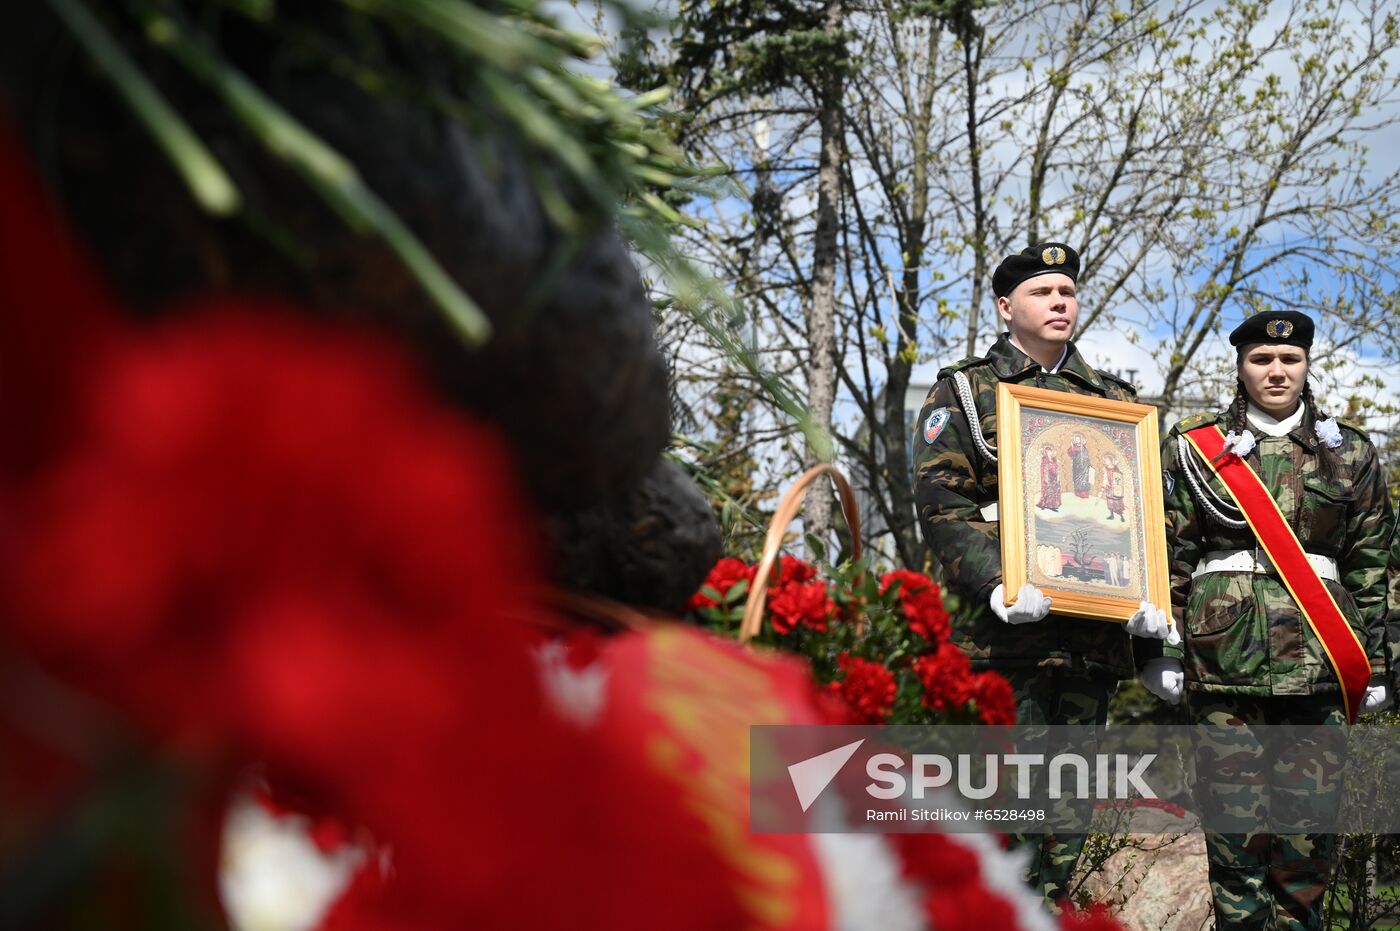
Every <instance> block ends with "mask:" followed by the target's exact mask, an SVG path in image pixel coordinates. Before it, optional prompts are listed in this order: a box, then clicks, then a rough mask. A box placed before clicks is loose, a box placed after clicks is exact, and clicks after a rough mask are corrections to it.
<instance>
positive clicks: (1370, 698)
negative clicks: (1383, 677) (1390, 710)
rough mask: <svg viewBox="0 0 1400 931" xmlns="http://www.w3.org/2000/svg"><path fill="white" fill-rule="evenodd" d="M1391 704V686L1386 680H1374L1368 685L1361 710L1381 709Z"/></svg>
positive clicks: (1363, 711)
mask: <svg viewBox="0 0 1400 931" xmlns="http://www.w3.org/2000/svg"><path fill="white" fill-rule="evenodd" d="M1389 704H1390V686H1388V685H1386V684H1385V683H1384V682H1380V681H1372V683H1371V684H1370V685H1368V686H1366V697H1365V698H1363V699H1362V700H1361V711H1362V713H1363V714H1364V713H1365V712H1367V711H1381V710H1384V709H1385V708H1386V707H1387V706H1388V705H1389Z"/></svg>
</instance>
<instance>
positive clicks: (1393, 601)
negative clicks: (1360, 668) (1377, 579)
mask: <svg viewBox="0 0 1400 931" xmlns="http://www.w3.org/2000/svg"><path fill="white" fill-rule="evenodd" d="M1387 575H1388V578H1389V588H1390V590H1389V594H1388V596H1387V598H1386V617H1385V643H1386V659H1387V661H1388V662H1389V663H1390V684H1391V688H1393V689H1396V693H1397V694H1400V688H1397V687H1398V686H1400V514H1398V515H1396V526H1395V533H1394V534H1393V535H1392V537H1391V544H1390V569H1389V571H1388V573H1387Z"/></svg>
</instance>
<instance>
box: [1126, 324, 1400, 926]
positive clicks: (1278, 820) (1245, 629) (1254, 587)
mask: <svg viewBox="0 0 1400 931" xmlns="http://www.w3.org/2000/svg"><path fill="white" fill-rule="evenodd" d="M1312 333H1313V324H1312V321H1311V319H1309V318H1308V317H1307V316H1306V315H1305V314H1300V313H1296V312H1292V311H1288V312H1280V313H1269V314H1260V315H1257V316H1254V317H1251V318H1250V319H1249V320H1247V321H1245V323H1243V324H1241V325H1240V326H1239V327H1238V328H1236V330H1235V331H1234V332H1233V333H1232V334H1231V335H1230V342H1231V343H1232V344H1233V345H1235V346H1236V347H1237V349H1238V352H1239V368H1238V374H1239V377H1240V382H1239V387H1238V389H1237V394H1236V398H1235V401H1234V402H1233V403H1232V404H1231V405H1230V408H1229V409H1228V410H1226V411H1223V412H1221V413H1219V414H1198V415H1195V416H1192V417H1188V418H1186V419H1185V420H1183V421H1181V422H1180V423H1178V424H1177V425H1176V426H1175V427H1173V428H1172V430H1171V432H1170V433H1169V434H1168V436H1167V439H1166V441H1165V443H1164V444H1163V447H1162V464H1163V474H1164V484H1165V492H1166V498H1165V502H1166V517H1167V543H1168V548H1169V551H1170V559H1171V586H1172V610H1173V613H1174V615H1175V617H1176V619H1177V623H1178V624H1179V625H1180V626H1181V627H1182V629H1183V630H1184V633H1185V640H1184V641H1183V642H1182V643H1181V644H1180V645H1177V646H1167V645H1148V644H1145V646H1148V647H1149V649H1148V650H1144V651H1141V652H1140V653H1139V656H1140V657H1142V656H1144V655H1145V654H1147V653H1149V652H1151V650H1150V647H1152V646H1156V648H1157V649H1158V650H1160V652H1161V656H1160V657H1159V658H1152V659H1148V660H1147V661H1146V662H1144V663H1143V673H1142V676H1143V682H1144V684H1145V685H1146V686H1147V687H1148V688H1149V689H1150V690H1151V691H1153V692H1154V693H1155V694H1157V695H1158V696H1159V697H1161V698H1163V699H1164V700H1167V701H1170V702H1172V703H1175V702H1176V701H1178V700H1180V698H1181V694H1182V689H1183V682H1182V680H1183V679H1184V690H1185V695H1186V704H1187V710H1188V713H1189V716H1190V717H1191V719H1192V720H1193V721H1194V722H1196V723H1198V724H1209V725H1212V726H1211V727H1210V728H1200V729H1198V730H1197V734H1198V739H1199V744H1198V758H1197V793H1198V800H1199V802H1200V804H1201V806H1202V808H1203V809H1209V810H1213V811H1217V812H1218V811H1226V812H1231V813H1234V814H1237V815H1238V816H1239V817H1240V819H1241V833H1218V834H1207V837H1206V851H1207V857H1208V858H1209V861H1210V880H1211V893H1212V897H1213V899H1214V906H1215V916H1216V924H1217V926H1218V927H1228V928H1289V929H1303V928H1321V927H1322V924H1321V920H1322V919H1321V905H1322V893H1323V892H1324V891H1325V889H1326V879H1327V875H1328V871H1329V862H1328V861H1329V857H1330V855H1331V852H1332V848H1333V837H1332V836H1331V835H1326V834H1310V833H1291V832H1290V831H1289V828H1290V827H1294V826H1296V825H1297V824H1298V823H1300V822H1299V821H1298V818H1297V817H1296V812H1297V811H1298V809H1300V808H1302V807H1304V806H1302V805H1300V804H1299V802H1301V801H1306V802H1307V803H1308V805H1309V806H1311V808H1310V810H1311V811H1313V812H1316V813H1326V812H1327V811H1329V810H1330V811H1335V806H1336V805H1337V804H1339V802H1340V798H1339V783H1338V779H1337V774H1338V773H1339V771H1340V769H1341V765H1342V762H1343V761H1342V759H1341V752H1340V747H1339V746H1333V747H1321V746H1302V745H1299V744H1298V743H1297V742H1296V739H1293V740H1291V741H1290V742H1289V743H1288V744H1286V745H1274V744H1271V740H1272V739H1273V738H1271V737H1270V736H1269V735H1268V733H1267V730H1266V731H1258V730H1254V728H1255V727H1256V726H1258V725H1284V724H1297V725H1342V724H1345V722H1346V716H1345V711H1344V707H1343V701H1342V696H1341V686H1340V683H1339V681H1338V679H1337V675H1336V673H1335V671H1334V670H1333V667H1332V665H1331V663H1330V662H1329V660H1328V658H1327V656H1326V654H1325V652H1324V650H1323V647H1322V644H1321V643H1320V642H1319V641H1318V639H1317V637H1316V635H1315V634H1314V633H1313V631H1312V629H1311V627H1310V626H1309V625H1308V623H1307V622H1306V620H1305V618H1304V617H1303V614H1302V612H1301V610H1300V609H1299V607H1298V604H1297V603H1296V602H1295V601H1294V599H1293V597H1292V595H1291V594H1289V591H1288V589H1287V588H1286V587H1285V586H1284V583H1283V580H1282V579H1281V578H1280V577H1279V576H1278V575H1277V573H1276V572H1275V571H1273V570H1272V569H1271V568H1267V567H1266V566H1263V565H1260V564H1259V560H1258V559H1257V558H1256V557H1255V555H1254V554H1256V552H1257V550H1256V547H1257V540H1256V539H1255V536H1254V534H1253V532H1252V531H1251V530H1250V528H1249V526H1248V525H1247V523H1246V522H1245V521H1244V519H1243V515H1242V514H1241V512H1240V511H1239V510H1238V508H1236V507H1235V506H1234V499H1233V498H1232V497H1231V496H1230V494H1229V493H1228V491H1227V490H1226V488H1225V485H1224V484H1223V483H1222V482H1221V481H1220V479H1218V478H1217V477H1216V476H1215V475H1214V473H1213V472H1212V471H1211V469H1210V467H1209V465H1208V464H1207V463H1205V462H1203V461H1202V459H1201V456H1200V454H1199V453H1197V452H1196V451H1195V450H1194V449H1193V448H1191V447H1190V446H1189V445H1187V442H1186V440H1185V439H1184V438H1183V434H1185V433H1186V432H1188V431H1190V430H1193V429H1196V428H1197V427H1200V426H1203V425H1206V424H1212V423H1214V424H1218V425H1219V426H1220V429H1221V430H1222V431H1224V432H1226V438H1227V441H1228V442H1229V448H1230V449H1231V450H1233V451H1234V452H1235V453H1236V454H1238V455H1241V456H1242V457H1243V459H1244V460H1245V462H1246V463H1248V464H1249V465H1250V466H1251V467H1252V468H1253V469H1254V471H1255V472H1256V473H1257V474H1258V475H1259V477H1260V479H1261V480H1262V482H1263V484H1264V486H1265V487H1266V488H1267V489H1268V490H1269V492H1270V493H1271V494H1272V496H1273V498H1274V500H1275V501H1276V502H1277V504H1278V506H1279V509H1280V511H1281V512H1282V513H1283V515H1284V517H1285V519H1287V521H1288V523H1289V525H1290V526H1291V527H1292V528H1293V531H1294V533H1295V534H1296V535H1297V537H1298V540H1299V542H1300V543H1301V544H1302V546H1303V549H1304V550H1305V551H1306V552H1307V553H1308V554H1310V562H1312V563H1313V564H1314V565H1315V566H1318V567H1319V568H1318V573H1319V575H1321V576H1322V578H1323V580H1324V584H1325V585H1326V587H1327V589H1328V591H1329V592H1331V594H1332V597H1333V598H1334V599H1335V600H1336V602H1337V605H1338V606H1339V607H1340V608H1341V610H1342V613H1343V616H1344V617H1345V619H1346V621H1347V622H1348V624H1349V625H1350V626H1351V628H1352V629H1353V630H1354V631H1355V633H1356V635H1357V637H1358V639H1359V640H1360V642H1361V644H1362V646H1363V647H1364V648H1365V650H1366V651H1367V654H1368V655H1369V656H1370V658H1371V669H1372V672H1373V679H1372V685H1371V687H1370V688H1368V690H1367V693H1366V698H1365V701H1364V702H1363V705H1362V710H1367V711H1369V710H1376V709H1378V708H1380V707H1382V706H1383V705H1384V704H1385V702H1386V701H1387V700H1388V696H1387V688H1386V686H1385V685H1384V682H1385V677H1384V674H1385V670H1386V665H1387V664H1386V653H1385V631H1384V624H1385V621H1386V614H1387V610H1386V595H1387V577H1386V571H1387V565H1388V563H1389V560H1390V547H1391V537H1392V531H1393V527H1394V517H1393V515H1392V513H1391V507H1390V501H1389V498H1388V496H1387V494H1386V487H1385V482H1384V478H1383V475H1382V472H1381V468H1380V464H1379V461H1378V458H1377V455H1376V450H1375V448H1374V447H1373V446H1372V445H1371V443H1370V441H1369V440H1368V439H1367V437H1366V434H1365V433H1363V432H1362V431H1361V430H1360V428H1358V427H1356V426H1353V425H1352V424H1348V423H1345V422H1343V421H1334V420H1331V419H1328V418H1326V417H1325V416H1324V415H1323V414H1322V413H1321V412H1320V411H1319V410H1318V407H1317V405H1316V403H1315V402H1314V401H1313V398H1312V393H1311V391H1310V390H1308V388H1307V368H1308V361H1307V352H1308V350H1309V348H1310V347H1311V345H1312ZM1256 434H1258V438H1257V440H1256V438H1255V435H1256ZM1246 564H1247V565H1246ZM1310 730H1311V729H1310ZM1338 730H1339V731H1340V730H1341V729H1340V728H1338ZM1319 732H1320V731H1319ZM1264 821H1267V823H1269V824H1270V825H1271V826H1272V827H1273V829H1274V831H1275V833H1273V834H1270V833H1266V832H1261V831H1259V829H1258V825H1259V824H1260V822H1264Z"/></svg>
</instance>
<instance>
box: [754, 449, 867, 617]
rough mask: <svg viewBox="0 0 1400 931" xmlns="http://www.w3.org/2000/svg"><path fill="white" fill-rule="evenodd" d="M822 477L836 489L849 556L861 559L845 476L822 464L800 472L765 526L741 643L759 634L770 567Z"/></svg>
mask: <svg viewBox="0 0 1400 931" xmlns="http://www.w3.org/2000/svg"><path fill="white" fill-rule="evenodd" d="M824 475H829V476H831V481H832V484H834V485H835V486H836V493H837V495H838V496H839V497H840V499H841V514H842V515H843V516H844V517H845V518H846V526H847V527H849V528H850V531H851V556H852V558H854V559H860V557H861V552H862V548H861V542H860V514H859V513H858V512H857V510H856V496H855V494H854V493H852V491H851V484H850V482H848V481H846V476H844V475H842V474H841V472H840V471H839V470H838V469H837V468H836V467H835V466H833V465H828V464H825V463H823V464H822V465H818V466H813V467H812V468H810V469H808V470H807V471H806V472H803V473H802V476H801V477H800V478H798V480H797V481H796V482H794V483H793V485H792V487H791V488H789V489H788V490H787V494H785V495H783V500H782V501H781V502H779V503H778V510H777V511H775V512H774V513H773V520H772V521H770V522H769V524H768V537H767V539H766V540H764V543H763V558H762V559H760V560H759V561H758V569H756V570H755V571H754V577H753V582H752V583H751V584H750V585H749V597H748V600H747V601H746V602H745V603H744V619H743V622H742V623H741V624H740V625H739V642H740V643H746V642H748V641H749V640H752V639H753V638H754V637H755V636H757V635H758V632H759V629H760V628H761V626H762V624H763V605H764V596H765V595H766V594H767V593H768V581H769V576H770V575H772V573H773V566H774V564H776V563H777V561H778V552H779V550H781V549H782V545H783V537H784V536H785V535H786V534H787V529H788V526H789V525H790V524H791V523H792V522H793V520H794V519H795V518H796V517H797V512H798V511H799V510H800V509H801V507H802V499H803V498H805V497H807V492H808V491H809V490H811V487H812V485H813V483H815V482H817V481H819V480H820V479H821V477H822V476H824ZM857 581H859V579H858V580H857ZM861 626H862V621H861V619H860V618H859V617H857V619H856V632H857V633H859V632H860V629H861Z"/></svg>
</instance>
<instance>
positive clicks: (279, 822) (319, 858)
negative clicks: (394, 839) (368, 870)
mask: <svg viewBox="0 0 1400 931" xmlns="http://www.w3.org/2000/svg"><path fill="white" fill-rule="evenodd" d="M221 846H222V849H221V851H220V861H219V895H220V898H221V899H222V900H223V903H224V909H225V910H226V912H227V913H228V917H229V925H230V926H231V927H233V928H234V929H235V931H314V929H315V928H318V927H320V925H321V919H322V918H324V917H325V915H326V912H327V911H329V910H330V907H331V906H332V905H333V904H335V901H336V900H337V899H339V898H340V896H341V894H342V893H343V892H344V891H345V889H346V887H347V886H349V885H350V880H351V878H352V877H353V876H354V874H355V872H356V871H357V870H359V869H360V867H361V866H362V865H363V864H364V862H365V851H364V850H363V849H362V848H360V847H358V846H344V847H341V848H340V849H338V850H335V851H332V852H330V853H324V852H322V851H321V850H320V848H318V847H317V846H316V843H315V842H314V841H313V840H312V839H311V819H310V818H307V817H306V816H304V815H285V816H282V817H275V816H273V815H271V814H269V813H268V811H267V810H266V809H265V808H263V807H262V806H261V805H259V804H258V803H257V802H255V801H253V799H252V798H250V797H248V796H242V797H240V798H239V799H238V801H237V802H235V803H234V804H233V806H232V807H231V808H230V809H229V813H228V815H227V818H226V820H225V821H224V831H223V838H222V845H221Z"/></svg>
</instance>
